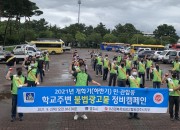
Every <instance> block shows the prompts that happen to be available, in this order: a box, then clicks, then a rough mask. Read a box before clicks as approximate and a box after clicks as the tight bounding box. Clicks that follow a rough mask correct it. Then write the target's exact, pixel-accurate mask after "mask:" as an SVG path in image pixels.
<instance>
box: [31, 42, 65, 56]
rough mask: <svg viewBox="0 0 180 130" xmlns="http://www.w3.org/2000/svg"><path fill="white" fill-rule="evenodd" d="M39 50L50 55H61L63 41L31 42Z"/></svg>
mask: <svg viewBox="0 0 180 130" xmlns="http://www.w3.org/2000/svg"><path fill="white" fill-rule="evenodd" d="M31 44H35V45H36V47H37V48H39V49H40V50H47V51H48V52H49V53H50V54H60V53H63V45H64V42H63V41H31Z"/></svg>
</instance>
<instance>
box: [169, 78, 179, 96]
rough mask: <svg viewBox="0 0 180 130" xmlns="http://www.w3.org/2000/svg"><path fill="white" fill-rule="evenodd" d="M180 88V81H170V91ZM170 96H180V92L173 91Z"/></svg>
mask: <svg viewBox="0 0 180 130" xmlns="http://www.w3.org/2000/svg"><path fill="white" fill-rule="evenodd" d="M178 86H179V80H177V79H170V78H169V79H168V87H169V89H173V88H177V87H178ZM169 95H170V96H180V92H179V90H178V91H173V92H169Z"/></svg>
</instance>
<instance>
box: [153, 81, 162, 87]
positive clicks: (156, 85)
mask: <svg viewBox="0 0 180 130" xmlns="http://www.w3.org/2000/svg"><path fill="white" fill-rule="evenodd" d="M160 86H161V82H153V88H160Z"/></svg>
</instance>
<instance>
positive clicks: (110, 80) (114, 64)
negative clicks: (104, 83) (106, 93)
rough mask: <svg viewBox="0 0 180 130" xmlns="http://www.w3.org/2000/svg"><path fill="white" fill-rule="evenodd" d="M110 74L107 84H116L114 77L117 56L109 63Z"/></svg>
mask: <svg viewBox="0 0 180 130" xmlns="http://www.w3.org/2000/svg"><path fill="white" fill-rule="evenodd" d="M109 68H110V76H109V84H108V85H109V86H111V84H112V82H113V86H116V78H117V70H116V68H117V58H114V59H113V62H112V63H111V64H110V67H109Z"/></svg>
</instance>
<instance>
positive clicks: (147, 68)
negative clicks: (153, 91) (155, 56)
mask: <svg viewBox="0 0 180 130" xmlns="http://www.w3.org/2000/svg"><path fill="white" fill-rule="evenodd" d="M152 65H153V61H152V60H151V59H150V58H147V60H146V78H147V79H146V80H147V81H148V80H149V79H150V68H151V66H152Z"/></svg>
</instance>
